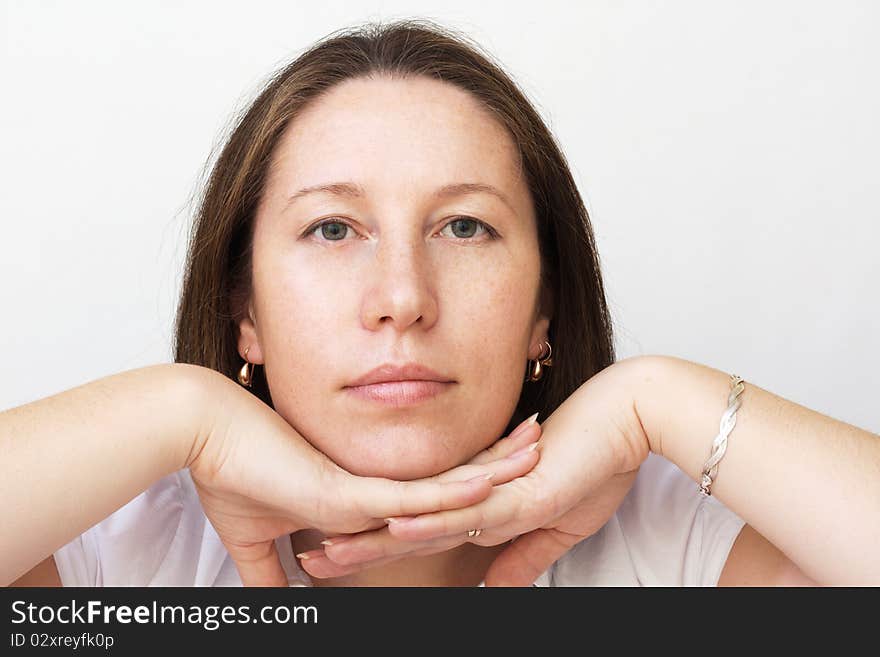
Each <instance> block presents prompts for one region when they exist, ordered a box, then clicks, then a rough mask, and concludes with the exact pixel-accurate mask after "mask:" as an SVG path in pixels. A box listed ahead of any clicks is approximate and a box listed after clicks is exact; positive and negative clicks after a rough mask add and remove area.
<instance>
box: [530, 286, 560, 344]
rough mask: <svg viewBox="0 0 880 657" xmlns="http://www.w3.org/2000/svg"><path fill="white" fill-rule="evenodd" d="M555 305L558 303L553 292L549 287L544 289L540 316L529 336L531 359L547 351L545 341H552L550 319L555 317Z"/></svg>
mask: <svg viewBox="0 0 880 657" xmlns="http://www.w3.org/2000/svg"><path fill="white" fill-rule="evenodd" d="M555 305H556V303H555V298H554V295H553V293H552V292H551V291H550V290H548V289H544V290H543V291H542V293H541V304H540V309H539V311H538V316H537V318H536V319H535V324H534V326H533V327H532V333H531V335H530V336H529V351H528V358H529V359H530V360H535V359H536V358H538V356H540V355H541V354H543V353H544V352H545V351H546V349H545V347H544V341H545V340H546V341H547V342H549V341H550V338H549V335H550V320H551V319H552V317H553V311H554V308H555Z"/></svg>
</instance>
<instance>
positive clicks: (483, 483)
mask: <svg viewBox="0 0 880 657" xmlns="http://www.w3.org/2000/svg"><path fill="white" fill-rule="evenodd" d="M489 478H490V476H489V475H486V474H481V475H480V476H478V477H475V478H473V479H469V480H467V481H450V482H439V481H431V480H426V479H418V480H415V481H394V480H391V479H384V478H381V477H349V478H348V479H347V481H348V484H349V485H351V486H352V487H353V489H352V490H351V491H350V495H347V498H348V499H352V500H360V503H361V507H362V509H363V510H364V512H365V513H366V514H367V515H368V516H370V517H372V518H387V517H389V516H408V515H417V514H420V513H431V512H436V511H445V510H449V509H458V508H461V507H466V506H470V505H472V504H476V503H478V502H481V501H482V500H484V499H486V498H487V497H488V496H489V494H490V493H491V492H492V484H491V482H490V481H489Z"/></svg>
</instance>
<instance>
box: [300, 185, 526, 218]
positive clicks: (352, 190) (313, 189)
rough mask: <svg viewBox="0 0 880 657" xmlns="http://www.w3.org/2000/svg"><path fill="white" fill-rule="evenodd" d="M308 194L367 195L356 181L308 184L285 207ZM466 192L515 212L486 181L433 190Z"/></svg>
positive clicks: (444, 195)
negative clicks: (490, 198)
mask: <svg viewBox="0 0 880 657" xmlns="http://www.w3.org/2000/svg"><path fill="white" fill-rule="evenodd" d="M309 194H332V195H334V196H344V197H349V198H363V197H364V196H366V195H367V193H366V191H365V190H364V188H363V187H361V186H360V185H358V184H356V183H352V182H333V183H323V184H320V185H310V186H309V187H303V188H302V189H300V190H299V191H297V192H295V193H294V194H292V195H291V196H290V198H288V199H287V205H286V206H285V207H290V205H291V204H293V202H294V201H296V200H297V199H300V198H302V197H303V196H307V195H309ZM466 194H490V195H492V196H495V197H496V198H498V199H499V200H501V202H503V203H504V204H505V205H506V206H507V207H508V208H510V209H511V210H512V211H513V213H514V214H516V209H515V208H514V207H513V204H512V203H511V202H510V201H509V200H508V198H507V196H505V195H504V193H503V192H502V191H501V190H500V189H498V188H497V187H493V186H492V185H488V184H486V183H469V182H460V183H450V184H448V185H443V187H440V188H438V189H437V190H436V191H435V192H434V198H438V199H442V198H452V197H455V196H464V195H466Z"/></svg>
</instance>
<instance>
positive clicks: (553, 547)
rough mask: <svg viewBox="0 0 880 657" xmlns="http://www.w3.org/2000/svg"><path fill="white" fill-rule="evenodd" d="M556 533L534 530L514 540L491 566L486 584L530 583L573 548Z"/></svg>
mask: <svg viewBox="0 0 880 657" xmlns="http://www.w3.org/2000/svg"><path fill="white" fill-rule="evenodd" d="M555 534H556V532H555V530H552V529H535V530H534V531H530V532H529V533H527V534H523V535H522V536H520V537H518V538H517V539H516V540H514V541H513V543H511V544H510V546H509V547H507V549H505V550H504V551H503V552H502V553H501V554H499V555H498V556H497V557H495V561H493V562H492V565H491V566H489V570H488V571H486V577H485V582H486V586H531V585H532V584H533V583H534V581H535V580H536V579H538V578H539V577H540V576H541V575H542V574H543V573H544V571H545V570H547V569H548V568H549V567H550V566H552V565H553V563H554V562H555V561H556V560H557V559H559V557H561V556H562V555H563V554H565V553H566V552H567V551H568V549H569V548H570V547H571V546H570V545H568V544H567V542H565V541H561V540H560V539H559V538H558V537H557V536H556V535H555ZM563 535H564V534H563Z"/></svg>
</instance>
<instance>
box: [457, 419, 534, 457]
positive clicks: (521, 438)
mask: <svg viewBox="0 0 880 657" xmlns="http://www.w3.org/2000/svg"><path fill="white" fill-rule="evenodd" d="M537 417H538V414H537V413H535V414H534V415H533V416H532V417H530V418H528V419H527V420H525V421H524V422H522V423H521V424H520V425H519V426H518V427H516V429H514V430H513V431H511V432H510V435H509V436H507V437H505V438H501V439H500V440H496V441H495V442H494V443H493V444H492V445H491V446H489V447H488V448H486V449H484V450H483V451H482V452H480V453H479V454H477V455H476V456H475V457H473V458H472V459H471V460H470V461H468V464H469V465H484V464H486V463H490V462H491V461H495V460H497V459H503V458H504V457H506V456H509V455H511V454H513V453H514V452H515V451H517V450H519V449H522V448H523V447H525V446H527V445H528V444H529V443H532V442H535V441H536V440H538V439H539V438H540V437H541V425H540V424H539V423H538V422H536V421H535V420H536V418H537ZM529 420H531V422H529Z"/></svg>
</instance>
